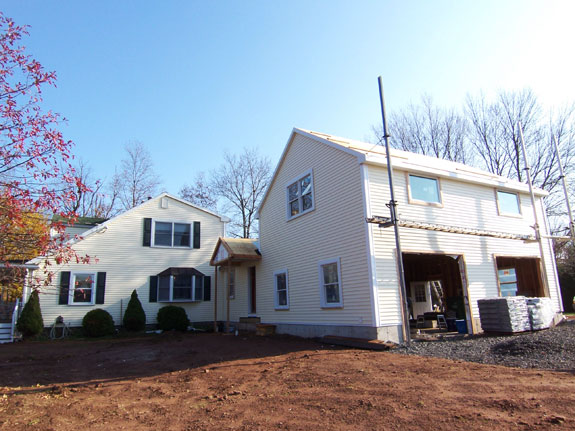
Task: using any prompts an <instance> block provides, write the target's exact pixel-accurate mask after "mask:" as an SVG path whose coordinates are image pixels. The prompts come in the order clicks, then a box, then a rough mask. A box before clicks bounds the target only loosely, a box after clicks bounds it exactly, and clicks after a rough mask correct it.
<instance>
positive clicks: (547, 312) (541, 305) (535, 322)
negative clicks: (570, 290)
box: [527, 298, 555, 331]
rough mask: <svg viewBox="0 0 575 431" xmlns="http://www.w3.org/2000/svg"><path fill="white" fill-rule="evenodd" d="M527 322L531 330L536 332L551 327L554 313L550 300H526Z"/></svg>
mask: <svg viewBox="0 0 575 431" xmlns="http://www.w3.org/2000/svg"><path fill="white" fill-rule="evenodd" d="M527 307H528V309H529V320H530V322H531V330H533V331H538V330H540V329H546V328H549V327H550V326H551V323H552V322H553V318H554V317H555V312H554V311H553V306H552V304H551V298H527Z"/></svg>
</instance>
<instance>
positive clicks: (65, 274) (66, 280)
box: [58, 271, 70, 305]
mask: <svg viewBox="0 0 575 431" xmlns="http://www.w3.org/2000/svg"><path fill="white" fill-rule="evenodd" d="M69 292H70V271H62V272H61V273H60V297H59V298H58V304H60V305H66V304H68V293H69Z"/></svg>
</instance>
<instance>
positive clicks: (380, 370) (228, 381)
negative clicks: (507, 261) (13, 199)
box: [0, 333, 575, 431]
mask: <svg viewBox="0 0 575 431" xmlns="http://www.w3.org/2000/svg"><path fill="white" fill-rule="evenodd" d="M0 429H2V430H54V431H66V430H74V431H77V430H106V431H111V430H122V429H125V430H269V429H282V430H339V429H346V430H374V429H377V430H466V431H467V430H490V431H492V430H560V429H565V430H567V429H569V430H573V429H575V376H574V373H573V371H571V372H563V373H559V372H551V371H537V370H525V369H517V368H506V367H503V366H495V365H482V364H476V363H467V362H460V361H451V360H447V359H436V358H422V357H417V356H406V355H401V354H397V353H388V352H372V351H363V350H353V349H344V348H336V347H330V346H325V345H321V344H317V343H315V342H313V341H307V340H302V339H297V338H289V337H269V338H268V337H255V336H239V337H234V336H224V335H218V334H201V335H193V334H171V333H170V334H162V335H154V336H149V337H140V338H130V339H114V340H99V341H83V340H70V341H55V342H24V343H18V344H11V345H0Z"/></svg>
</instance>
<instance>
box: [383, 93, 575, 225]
mask: <svg viewBox="0 0 575 431" xmlns="http://www.w3.org/2000/svg"><path fill="white" fill-rule="evenodd" d="M519 123H521V126H522V129H523V136H524V140H525V146H526V150H527V157H528V159H529V164H530V165H531V176H532V178H533V182H534V184H535V186H537V187H540V188H542V189H544V190H546V191H548V192H549V196H548V197H547V198H546V199H545V201H546V207H547V215H548V217H549V219H550V224H551V226H552V229H554V230H556V231H558V230H561V229H563V228H564V226H565V220H564V215H565V206H564V201H565V198H564V196H563V195H562V192H561V189H560V187H558V184H559V181H560V176H559V169H558V163H557V161H558V159H557V155H556V154H555V151H554V146H553V142H552V139H553V135H555V136H556V137H557V139H558V142H559V147H560V153H561V155H560V156H561V161H562V163H563V165H564V167H565V171H566V175H567V176H573V175H575V163H574V162H575V107H574V106H573V105H572V106H567V107H565V108H563V109H561V110H557V111H556V112H554V113H551V112H549V113H545V112H544V110H543V108H542V107H541V104H540V103H539V101H538V100H537V97H536V96H535V94H534V93H533V92H532V91H531V90H529V89H525V90H522V91H517V92H505V91H501V92H499V93H498V94H497V95H496V97H495V98H494V99H493V100H488V99H487V98H486V97H485V95H483V94H480V95H479V96H478V97H471V96H469V95H468V96H467V98H466V101H465V108H464V110H463V111H462V113H461V114H460V113H458V111H457V110H455V109H442V108H438V107H436V106H434V105H433V103H432V100H431V98H430V97H428V96H424V97H422V103H421V105H419V106H414V105H410V106H409V107H408V108H407V109H405V110H403V111H400V112H399V113H398V114H392V115H391V116H390V127H389V129H390V133H391V135H392V144H393V145H394V146H396V147H399V148H401V149H404V150H407V151H412V152H417V153H421V154H426V155H430V156H435V157H439V158H443V159H447V160H454V161H458V162H464V163H467V164H470V165H474V166H477V167H479V168H482V169H485V170H487V171H489V172H492V173H494V174H497V175H501V176H505V177H509V178H512V179H516V180H518V181H525V171H524V166H525V161H524V157H523V152H522V148H521V137H520V133H519ZM374 133H375V135H376V136H377V137H378V138H379V137H380V136H382V132H381V127H380V128H374Z"/></svg>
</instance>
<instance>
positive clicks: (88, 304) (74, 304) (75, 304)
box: [66, 302, 103, 307]
mask: <svg viewBox="0 0 575 431" xmlns="http://www.w3.org/2000/svg"><path fill="white" fill-rule="evenodd" d="M66 305H71V306H72V307H82V306H84V307H91V306H92V305H94V304H93V303H91V302H78V303H72V302H69V303H68V304H66ZM102 305H103V304H102Z"/></svg>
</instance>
